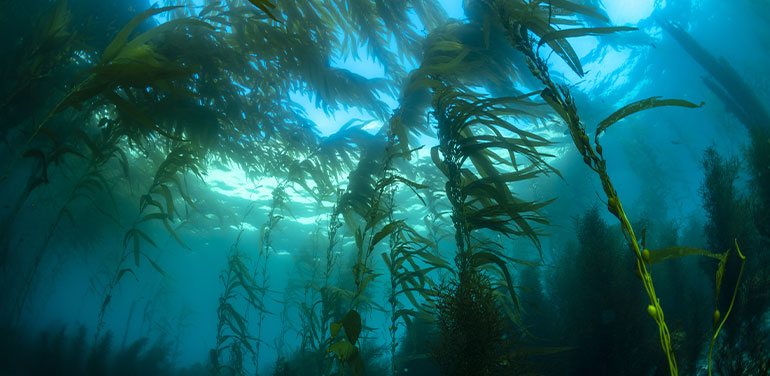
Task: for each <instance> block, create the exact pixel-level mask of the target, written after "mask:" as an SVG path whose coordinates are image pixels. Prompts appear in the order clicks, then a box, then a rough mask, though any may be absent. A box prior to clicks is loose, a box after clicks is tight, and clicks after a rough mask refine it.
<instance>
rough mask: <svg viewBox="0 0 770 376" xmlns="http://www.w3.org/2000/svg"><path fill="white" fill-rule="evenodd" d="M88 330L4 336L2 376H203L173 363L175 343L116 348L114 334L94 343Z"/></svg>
mask: <svg viewBox="0 0 770 376" xmlns="http://www.w3.org/2000/svg"><path fill="white" fill-rule="evenodd" d="M86 334H87V333H86V329H85V327H82V326H81V327H79V328H78V329H77V330H76V331H75V332H74V333H69V331H68V330H66V328H65V327H61V328H59V329H55V330H47V331H43V332H41V333H40V334H38V335H37V336H36V337H34V336H27V335H24V334H22V333H20V332H18V331H16V330H15V329H8V328H5V329H1V330H0V353H1V355H0V370H2V374H3V375H7V376H22V375H23V376H37V375H40V376H56V375H61V376H69V375H83V376H108V375H114V376H136V375H147V376H155V375H157V376H161V375H167V376H203V375H207V374H208V373H207V370H206V369H205V367H203V366H201V365H194V366H191V367H177V366H176V365H175V364H172V363H170V361H169V356H170V354H171V351H172V347H171V343H169V342H165V341H163V340H162V339H158V340H155V341H154V342H152V343H151V342H150V340H149V339H148V338H140V339H138V340H136V341H134V342H133V343H130V344H129V345H128V346H125V347H122V348H116V347H115V346H114V343H113V341H112V333H111V332H107V333H105V334H104V335H102V336H101V337H100V338H99V340H98V341H97V342H96V343H89V341H88V339H87V337H88V336H87V335H86Z"/></svg>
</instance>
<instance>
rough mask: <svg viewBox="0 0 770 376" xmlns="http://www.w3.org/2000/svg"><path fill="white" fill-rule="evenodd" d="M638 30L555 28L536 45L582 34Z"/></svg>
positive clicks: (627, 27)
mask: <svg viewBox="0 0 770 376" xmlns="http://www.w3.org/2000/svg"><path fill="white" fill-rule="evenodd" d="M633 30H639V29H638V28H635V27H630V26H609V27H579V28H574V29H564V30H556V31H553V32H550V33H548V34H545V35H543V36H542V37H541V38H540V41H538V42H537V45H538V47H539V46H541V45H543V44H545V43H548V42H550V41H552V40H556V39H564V38H575V37H583V36H592V35H600V34H610V33H615V32H618V31H633Z"/></svg>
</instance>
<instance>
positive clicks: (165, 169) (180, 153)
mask: <svg viewBox="0 0 770 376" xmlns="http://www.w3.org/2000/svg"><path fill="white" fill-rule="evenodd" d="M188 172H191V173H193V174H195V175H196V176H197V177H199V178H201V179H203V175H202V172H205V170H204V169H203V165H202V164H201V160H200V159H199V156H198V155H197V153H196V150H194V149H192V148H191V146H190V145H189V144H180V145H176V146H175V147H172V149H171V150H170V152H169V154H168V155H167V156H166V158H165V159H164V160H163V161H162V162H161V163H160V165H159V166H158V169H157V171H156V173H155V177H154V179H153V182H152V184H151V185H150V187H149V189H148V190H147V192H146V193H145V194H143V195H142V196H141V197H140V198H139V212H138V213H137V216H136V219H134V221H133V223H132V224H131V227H130V228H129V229H128V230H127V231H126V232H125V234H124V236H123V251H122V252H121V255H120V258H119V260H118V262H117V263H116V267H115V270H114V272H113V273H112V275H111V277H110V279H109V281H108V282H107V285H106V287H105V290H104V293H103V296H104V300H103V302H102V306H101V309H100V311H99V316H98V320H97V330H96V333H95V335H94V338H99V335H100V334H101V329H102V328H103V326H104V316H105V314H106V312H107V308H108V307H109V303H110V301H111V299H112V293H113V290H114V289H115V288H116V287H117V286H118V284H119V283H120V281H121V278H122V277H123V276H124V275H125V274H126V272H129V271H130V272H131V273H132V274H134V271H133V269H132V268H131V267H130V266H128V265H126V262H128V260H129V258H130V257H131V256H133V261H134V265H135V266H136V267H138V266H140V262H141V259H142V258H144V259H146V260H147V261H148V262H149V263H150V265H151V266H152V267H153V268H154V269H155V270H156V271H157V272H158V273H160V274H161V275H164V276H165V271H164V270H163V268H162V267H161V266H160V265H159V264H158V263H157V262H155V260H153V258H152V257H151V256H150V255H149V254H148V253H147V252H146V251H143V250H142V244H149V245H151V246H152V247H153V248H158V245H157V243H156V242H155V241H154V240H153V239H152V238H151V237H150V236H149V235H148V234H147V232H146V231H145V230H143V229H142V226H141V225H142V224H143V223H146V222H150V221H152V222H154V223H158V222H160V224H162V225H163V227H164V228H165V229H166V231H167V232H168V234H169V235H170V236H171V237H172V238H174V240H176V242H177V244H179V246H181V247H182V248H185V249H190V248H189V247H188V246H187V245H186V244H185V243H184V242H182V239H181V238H180V237H179V235H177V233H176V231H174V229H173V228H172V227H171V224H172V222H173V221H175V220H176V219H181V218H182V213H181V212H180V211H179V210H178V209H177V208H176V206H175V204H174V198H173V196H172V193H171V189H172V188H174V189H175V191H176V192H177V193H178V194H179V195H180V196H181V197H182V199H183V202H184V205H183V207H184V208H185V210H186V209H187V208H188V207H189V208H195V205H194V202H193V201H192V199H191V197H190V196H189V195H188V194H187V189H186V186H185V184H184V183H183V180H182V178H183V177H184V175H185V174H186V173H188ZM161 200H163V201H161ZM144 226H146V224H145V225H144ZM134 275H135V274H134Z"/></svg>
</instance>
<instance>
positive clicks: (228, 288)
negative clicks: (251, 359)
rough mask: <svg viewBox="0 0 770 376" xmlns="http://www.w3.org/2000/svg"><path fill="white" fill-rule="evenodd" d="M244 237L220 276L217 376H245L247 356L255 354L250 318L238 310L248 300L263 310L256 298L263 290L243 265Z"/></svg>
mask: <svg viewBox="0 0 770 376" xmlns="http://www.w3.org/2000/svg"><path fill="white" fill-rule="evenodd" d="M242 234H243V230H241V231H240V232H239V233H238V236H237V238H236V240H235V242H234V243H233V245H232V246H231V248H230V252H229V254H228V257H227V269H225V270H223V271H222V273H221V275H220V280H221V281H222V284H223V287H224V290H223V291H222V294H221V295H220V297H219V306H218V307H217V318H218V322H217V336H216V345H215V347H214V348H213V349H211V350H210V351H209V362H210V365H211V367H212V373H213V374H214V375H245V374H246V373H245V370H244V368H243V361H244V356H245V355H247V354H248V355H252V356H254V354H256V350H255V349H254V346H253V345H252V341H253V340H254V338H253V337H252V336H251V335H250V334H249V330H248V318H247V316H246V315H245V314H244V313H242V312H239V310H238V309H237V308H236V307H239V306H242V305H243V301H245V304H246V307H249V308H253V309H255V310H258V311H261V310H263V309H264V307H263V302H262V300H261V299H260V298H259V297H258V296H257V295H256V294H257V293H258V292H260V291H261V290H260V287H259V286H258V284H257V281H255V280H254V278H253V277H252V276H251V273H250V271H249V270H248V268H247V267H246V264H245V262H244V257H245V256H244V255H243V254H242V253H241V251H240V250H239V244H240V239H241V235H242ZM225 356H227V357H225Z"/></svg>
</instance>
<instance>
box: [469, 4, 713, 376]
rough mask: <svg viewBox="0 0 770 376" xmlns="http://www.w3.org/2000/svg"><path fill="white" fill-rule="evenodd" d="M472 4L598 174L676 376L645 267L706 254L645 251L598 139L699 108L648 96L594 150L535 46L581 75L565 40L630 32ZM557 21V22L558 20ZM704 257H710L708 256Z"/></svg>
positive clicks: (534, 7) (536, 11)
mask: <svg viewBox="0 0 770 376" xmlns="http://www.w3.org/2000/svg"><path fill="white" fill-rule="evenodd" d="M473 5H474V7H473V8H472V10H473V13H474V14H475V17H494V18H496V22H497V24H498V25H500V26H501V27H502V28H503V30H505V33H506V36H507V37H508V39H509V40H510V41H511V42H512V44H513V46H514V47H515V48H516V49H517V50H519V51H520V52H521V53H522V54H523V55H524V57H525V60H526V62H527V66H528V67H529V70H530V72H531V73H532V75H533V76H534V77H536V78H537V79H538V80H540V81H541V82H542V84H543V85H545V88H544V89H543V90H542V91H541V94H540V95H541V97H542V98H543V100H544V101H545V102H546V103H547V104H548V105H549V106H550V107H551V108H553V110H554V111H555V112H556V113H557V114H558V115H559V116H560V117H561V119H562V120H563V121H564V123H565V124H566V125H567V127H568V130H569V133H570V135H571V137H572V141H573V143H574V145H575V147H576V148H577V151H578V152H579V153H580V154H581V155H582V157H583V161H584V162H585V164H586V165H587V166H588V167H589V168H590V169H591V170H593V171H594V172H596V173H597V175H599V177H600V179H601V183H602V188H603V190H604V193H605V195H606V197H607V209H608V210H609V212H610V213H612V215H614V216H615V217H616V218H618V220H619V221H620V224H621V228H622V231H623V234H624V236H625V238H626V241H627V243H628V245H629V247H630V248H631V250H632V252H633V253H634V254H635V256H636V266H637V270H638V272H639V275H640V277H641V279H642V282H643V284H644V287H645V290H646V292H647V295H648V296H649V300H650V304H649V306H648V307H647V312H648V313H649V314H650V316H651V317H652V318H653V319H654V320H655V322H656V323H657V325H658V328H659V336H660V342H661V347H662V348H663V352H664V355H665V356H666V358H667V359H668V365H669V370H670V372H671V375H673V376H675V375H677V374H678V371H677V366H676V360H675V357H674V353H673V347H672V345H671V337H670V333H669V330H668V326H667V325H666V322H665V319H664V315H663V309H662V308H661V306H660V301H659V299H658V298H657V296H656V294H655V288H654V286H653V283H652V277H651V275H650V273H649V271H648V269H647V265H649V264H652V263H654V262H659V261H662V260H664V259H666V258H670V257H681V256H685V255H688V254H703V252H705V251H700V250H697V251H691V250H692V249H684V248H682V247H672V248H667V249H664V250H661V252H657V251H649V250H647V249H646V247H645V244H644V239H642V242H641V243H642V244H640V243H639V242H638V241H637V238H636V236H635V234H634V230H633V228H632V226H631V223H630V222H629V220H628V217H627V216H626V213H625V211H624V209H623V206H622V204H621V202H620V199H619V197H618V195H617V192H616V191H615V189H614V187H613V184H612V182H611V180H610V178H609V175H608V173H607V169H606V161H605V160H604V157H603V156H602V148H601V145H599V142H598V141H599V133H601V132H602V131H604V130H606V129H607V128H608V127H609V126H611V125H612V124H614V123H615V122H617V121H618V120H620V119H622V118H624V117H625V116H628V115H630V114H633V113H635V112H638V111H641V110H645V109H648V108H653V107H658V106H670V105H674V106H683V107H699V106H698V105H695V104H692V103H690V102H687V101H684V100H679V99H663V100H661V99H660V98H659V97H652V98H648V99H644V100H641V101H637V102H634V103H632V104H629V105H627V106H625V107H623V108H621V109H620V110H618V111H616V112H615V113H613V114H612V115H610V116H609V117H608V118H607V119H605V120H603V121H602V122H600V123H599V125H598V127H597V131H596V134H595V136H594V144H595V148H594V147H593V146H592V145H591V143H590V140H589V138H588V135H587V134H586V131H585V127H584V126H583V124H582V123H581V122H580V118H579V116H578V114H577V107H576V105H575V103H574V100H573V99H572V97H571V95H570V93H569V90H568V88H567V87H566V86H564V85H557V84H556V83H554V82H553V81H552V79H551V76H550V74H549V68H548V65H547V63H546V61H545V60H543V59H542V58H541V57H540V55H539V47H540V46H541V45H543V44H548V46H549V47H551V49H552V50H553V51H554V52H555V53H556V54H557V55H558V56H559V57H561V58H562V59H563V60H564V61H565V62H566V63H567V64H568V65H569V66H570V68H571V69H572V70H573V71H575V73H577V74H578V75H579V76H582V75H583V74H584V73H583V69H582V66H581V63H580V61H579V59H578V58H577V55H576V54H575V52H574V50H572V47H571V46H570V45H569V43H568V42H567V41H566V39H565V38H566V37H571V36H579V35H588V34H591V33H594V32H600V33H606V32H614V31H627V30H630V29H628V28H601V30H598V29H596V28H585V29H574V32H569V31H566V30H556V29H554V28H553V27H552V26H551V22H552V18H551V15H552V12H553V10H554V8H556V9H557V10H559V11H560V12H566V13H568V14H570V13H572V14H579V15H581V16H586V17H590V18H598V19H602V20H604V21H608V20H607V19H606V17H605V16H603V15H601V14H600V13H597V12H596V10H595V9H594V8H592V7H585V6H580V5H577V4H573V3H570V2H563V1H558V2H557V1H549V2H546V4H540V3H530V4H518V3H517V4H515V5H514V4H511V5H504V4H497V3H496V2H494V1H479V2H475V3H474V4H473ZM555 22H559V21H558V20H557V21H555ZM701 105H702V103H701ZM705 253H706V254H708V252H705ZM653 257H654V258H655V261H653ZM717 257H718V256H717Z"/></svg>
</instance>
